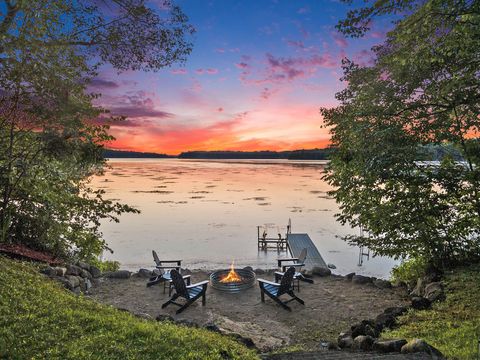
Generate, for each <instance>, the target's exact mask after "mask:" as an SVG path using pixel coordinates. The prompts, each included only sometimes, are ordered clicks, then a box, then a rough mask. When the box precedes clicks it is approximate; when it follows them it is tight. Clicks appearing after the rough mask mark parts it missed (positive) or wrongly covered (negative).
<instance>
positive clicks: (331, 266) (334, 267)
mask: <svg viewBox="0 0 480 360" xmlns="http://www.w3.org/2000/svg"><path fill="white" fill-rule="evenodd" d="M327 267H328V268H329V269H334V270H335V269H336V268H337V267H336V266H335V265H334V264H332V263H328V264H327Z"/></svg>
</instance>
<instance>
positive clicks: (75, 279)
mask: <svg viewBox="0 0 480 360" xmlns="http://www.w3.org/2000/svg"><path fill="white" fill-rule="evenodd" d="M65 278H66V279H67V280H68V281H69V282H70V284H71V288H72V289H74V288H76V287H78V286H80V279H82V278H81V277H79V276H75V275H66V276H65Z"/></svg>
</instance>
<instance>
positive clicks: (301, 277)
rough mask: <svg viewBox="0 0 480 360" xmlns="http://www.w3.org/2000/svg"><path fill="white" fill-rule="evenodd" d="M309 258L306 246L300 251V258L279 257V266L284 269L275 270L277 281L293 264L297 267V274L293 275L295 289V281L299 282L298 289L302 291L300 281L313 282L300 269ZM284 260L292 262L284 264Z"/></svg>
mask: <svg viewBox="0 0 480 360" xmlns="http://www.w3.org/2000/svg"><path fill="white" fill-rule="evenodd" d="M306 258H307V249H306V248H304V249H302V251H301V252H300V256H299V257H298V258H288V259H277V261H278V267H279V268H281V269H282V271H281V272H280V271H277V272H275V282H278V281H279V279H280V278H281V277H282V276H283V274H284V273H285V270H286V268H287V267H291V266H293V267H294V268H295V270H296V271H295V275H294V276H293V279H294V281H293V289H294V290H295V282H296V284H297V290H298V291H299V292H300V281H304V282H307V283H310V284H313V280H312V279H309V278H307V277H305V276H304V275H303V274H302V273H301V272H300V271H301V269H302V267H303V266H305V259H306ZM284 262H290V263H291V264H289V265H283V263H284Z"/></svg>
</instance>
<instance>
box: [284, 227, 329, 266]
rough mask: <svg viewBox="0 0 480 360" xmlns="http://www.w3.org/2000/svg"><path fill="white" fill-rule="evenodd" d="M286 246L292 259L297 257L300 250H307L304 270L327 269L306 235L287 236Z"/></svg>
mask: <svg viewBox="0 0 480 360" xmlns="http://www.w3.org/2000/svg"><path fill="white" fill-rule="evenodd" d="M287 245H288V248H289V250H290V253H291V254H292V256H293V257H298V256H299V255H300V252H301V251H302V249H305V248H306V249H307V258H306V259H305V269H307V270H312V269H313V268H314V267H316V266H318V267H324V268H326V267H327V264H326V263H325V260H323V258H322V255H320V252H319V251H318V249H317V247H316V246H315V244H314V243H313V241H312V239H310V236H308V234H288V235H287Z"/></svg>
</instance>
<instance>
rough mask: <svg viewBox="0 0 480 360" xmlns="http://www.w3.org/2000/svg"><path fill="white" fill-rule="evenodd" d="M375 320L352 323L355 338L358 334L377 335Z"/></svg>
mask: <svg viewBox="0 0 480 360" xmlns="http://www.w3.org/2000/svg"><path fill="white" fill-rule="evenodd" d="M376 328H377V327H376V325H375V322H374V321H373V320H362V322H360V323H358V324H355V325H352V327H351V332H352V337H353V338H354V339H355V338H356V337H357V336H360V335H366V336H371V337H377V336H378V332H377V330H376Z"/></svg>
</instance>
